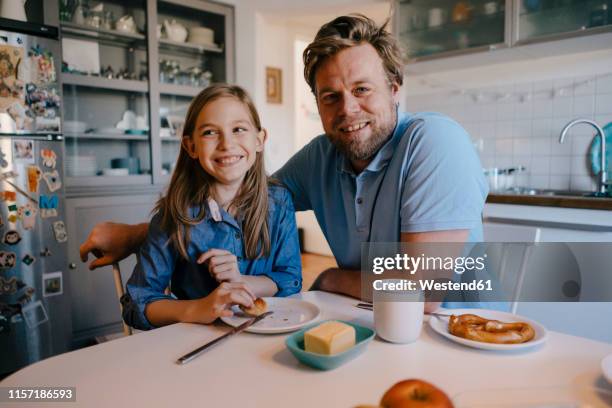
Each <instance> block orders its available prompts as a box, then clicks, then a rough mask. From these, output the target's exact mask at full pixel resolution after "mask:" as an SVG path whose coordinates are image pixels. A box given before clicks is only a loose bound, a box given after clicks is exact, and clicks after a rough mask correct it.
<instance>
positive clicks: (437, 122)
mask: <svg viewBox="0 0 612 408" xmlns="http://www.w3.org/2000/svg"><path fill="white" fill-rule="evenodd" d="M399 122H400V125H401V126H403V127H404V133H413V134H415V135H420V136H422V135H427V134H429V133H436V134H439V131H444V132H443V133H442V135H443V136H445V135H446V136H448V135H455V134H456V133H460V134H462V135H463V134H466V133H467V132H466V131H465V129H464V128H463V127H462V126H461V125H460V124H459V123H458V122H457V121H455V120H454V119H452V118H451V117H449V116H447V115H444V114H442V113H438V112H416V113H407V112H405V113H402V114H401V115H400V119H399Z"/></svg>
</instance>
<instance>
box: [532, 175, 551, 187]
mask: <svg viewBox="0 0 612 408" xmlns="http://www.w3.org/2000/svg"><path fill="white" fill-rule="evenodd" d="M549 186H550V176H549V175H545V176H544V175H531V177H529V187H533V188H549Z"/></svg>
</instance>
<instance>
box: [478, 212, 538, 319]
mask: <svg viewBox="0 0 612 408" xmlns="http://www.w3.org/2000/svg"><path fill="white" fill-rule="evenodd" d="M483 233H484V238H485V241H486V242H499V243H523V244H525V245H524V246H522V251H521V252H522V253H521V254H519V255H518V256H519V258H517V259H520V263H519V265H518V269H517V273H516V277H515V281H514V285H513V293H512V313H516V310H517V308H518V299H519V298H520V295H521V288H522V286H523V282H524V280H525V272H526V270H527V266H528V264H529V258H530V256H531V251H532V249H533V245H532V244H534V243H537V242H539V241H540V234H541V230H540V228H538V227H534V226H523V225H508V224H503V223H496V222H485V223H484V224H483ZM516 247H517V245H514V246H512V245H504V248H503V250H502V255H501V260H500V262H499V265H498V271H499V273H498V278H499V281H500V282H504V280H505V279H508V277H507V276H506V275H507V270H508V265H509V263H510V260H511V258H512V256H511V251H512V250H513V249H517V248H516Z"/></svg>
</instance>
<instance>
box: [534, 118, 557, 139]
mask: <svg viewBox="0 0 612 408" xmlns="http://www.w3.org/2000/svg"><path fill="white" fill-rule="evenodd" d="M551 121H552V119H551V118H550V117H546V118H542V119H534V120H533V121H532V122H531V135H532V137H549V136H550V135H551V128H550V127H551Z"/></svg>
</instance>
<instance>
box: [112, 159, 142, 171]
mask: <svg viewBox="0 0 612 408" xmlns="http://www.w3.org/2000/svg"><path fill="white" fill-rule="evenodd" d="M111 168H113V169H124V168H126V169H128V171H129V174H139V173H140V159H139V158H138V157H117V158H115V159H112V160H111Z"/></svg>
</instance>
